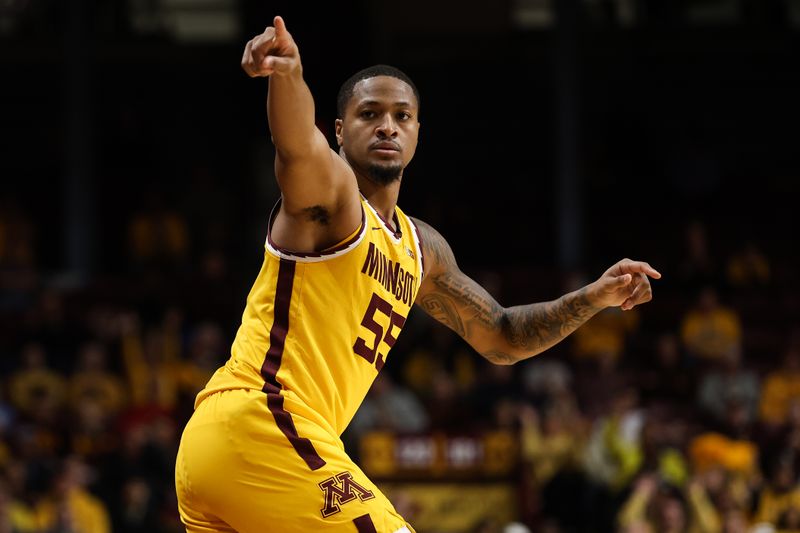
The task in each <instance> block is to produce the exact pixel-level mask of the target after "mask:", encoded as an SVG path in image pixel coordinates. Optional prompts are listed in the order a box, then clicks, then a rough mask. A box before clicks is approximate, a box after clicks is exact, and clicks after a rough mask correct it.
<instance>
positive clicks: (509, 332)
mask: <svg viewBox="0 0 800 533" xmlns="http://www.w3.org/2000/svg"><path fill="white" fill-rule="evenodd" d="M414 222H415V223H416V224H417V227H418V228H419V230H420V233H421V235H422V244H423V252H424V254H425V259H426V264H427V265H430V266H429V267H428V274H427V275H426V277H428V276H430V279H429V280H428V281H429V282H430V283H429V284H428V287H429V288H428V290H426V291H425V292H424V293H423V294H422V296H421V298H420V300H419V303H420V305H421V306H422V308H423V309H425V311H426V312H427V313H428V314H429V315H430V316H432V317H433V318H435V319H436V320H438V321H439V322H441V323H443V324H445V325H446V326H448V327H449V328H450V329H452V330H453V331H455V332H456V333H458V334H459V335H461V337H463V338H464V339H465V340H466V341H467V342H469V343H470V344H473V346H474V345H476V343H477V345H480V346H493V348H491V349H484V350H479V351H481V353H482V355H483V356H484V357H485V358H486V359H488V360H489V361H491V362H493V363H497V364H510V363H513V362H515V361H518V360H520V359H523V358H525V357H530V356H531V355H534V354H537V353H540V352H541V351H543V350H546V349H547V348H550V347H551V346H553V345H555V344H556V343H558V342H559V341H561V340H562V339H564V337H566V336H567V335H569V334H570V333H572V332H573V331H575V329H577V328H578V327H579V326H580V325H581V324H583V323H584V322H586V321H587V320H588V319H589V318H591V317H592V316H593V315H594V314H595V313H597V311H599V308H597V307H595V306H593V305H592V304H591V303H590V302H589V299H588V298H587V295H586V292H587V291H586V288H583V289H580V290H578V291H575V292H572V293H569V294H566V295H564V296H562V297H561V298H559V299H557V300H555V301H552V302H543V303H535V304H531V305H524V306H517V307H511V308H508V309H505V308H503V307H502V306H500V304H498V303H497V301H495V299H494V298H492V296H491V295H490V294H489V293H488V292H486V290H484V289H483V287H481V286H480V285H478V284H477V283H476V282H475V281H473V280H472V279H470V278H469V277H468V276H466V275H465V274H464V273H462V272H461V271H460V270H459V269H458V265H457V264H456V260H455V257H454V256H453V252H452V250H451V249H450V246H449V245H448V244H447V241H445V240H444V238H443V237H442V236H441V235H440V234H439V233H438V232H437V231H436V230H434V229H433V228H431V227H430V226H428V225H427V224H425V223H424V222H421V221H418V220H416V219H415V221H414ZM503 346H505V347H506V348H505V349H503V348H502V347H503Z"/></svg>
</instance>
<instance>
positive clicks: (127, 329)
mask: <svg viewBox="0 0 800 533" xmlns="http://www.w3.org/2000/svg"><path fill="white" fill-rule="evenodd" d="M170 333H173V334H174V331H173V332H171V331H170V330H169V329H168V328H167V329H165V328H163V327H161V326H158V325H150V326H148V327H147V328H146V329H145V330H144V332H143V331H142V327H141V324H140V319H139V316H138V315H137V314H136V313H127V314H124V315H123V316H122V317H121V323H120V336H121V344H122V357H123V360H124V362H125V372H126V374H127V377H128V381H129V386H130V389H129V392H130V398H131V404H132V406H133V407H148V406H151V407H159V408H161V409H166V410H171V409H173V408H174V407H175V404H176V402H177V399H178V382H177V378H176V375H175V374H176V363H177V362H178V359H179V354H178V353H177V350H178V347H179V346H180V342H179V340H178V339H175V338H173V337H171V336H170Z"/></svg>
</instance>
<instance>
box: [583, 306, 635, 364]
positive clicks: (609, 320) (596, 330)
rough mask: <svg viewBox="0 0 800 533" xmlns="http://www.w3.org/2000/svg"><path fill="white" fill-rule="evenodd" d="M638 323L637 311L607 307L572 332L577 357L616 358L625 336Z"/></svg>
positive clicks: (619, 353) (623, 343)
mask: <svg viewBox="0 0 800 533" xmlns="http://www.w3.org/2000/svg"><path fill="white" fill-rule="evenodd" d="M638 325H639V314H638V311H637V310H635V309H632V310H630V311H624V312H623V311H622V310H620V309H619V308H618V307H609V308H607V309H604V310H603V311H600V312H599V313H597V314H596V315H595V316H593V317H592V318H591V319H590V320H589V321H588V322H586V323H585V324H584V325H583V326H581V327H580V328H578V329H577V330H575V332H574V333H573V334H572V344H573V353H574V354H575V356H577V357H583V358H592V357H598V356H611V357H612V358H614V359H617V358H619V357H620V355H622V353H623V352H624V350H625V340H626V338H627V336H628V335H629V334H630V333H631V332H633V331H635V330H636V327H637V326H638Z"/></svg>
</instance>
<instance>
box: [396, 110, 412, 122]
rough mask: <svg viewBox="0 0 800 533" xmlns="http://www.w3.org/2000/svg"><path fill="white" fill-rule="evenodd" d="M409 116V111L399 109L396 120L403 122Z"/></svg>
mask: <svg viewBox="0 0 800 533" xmlns="http://www.w3.org/2000/svg"><path fill="white" fill-rule="evenodd" d="M410 118H411V113H409V112H408V111H401V112H399V113H398V114H397V120H400V121H403V122H405V121H406V120H409V119H410Z"/></svg>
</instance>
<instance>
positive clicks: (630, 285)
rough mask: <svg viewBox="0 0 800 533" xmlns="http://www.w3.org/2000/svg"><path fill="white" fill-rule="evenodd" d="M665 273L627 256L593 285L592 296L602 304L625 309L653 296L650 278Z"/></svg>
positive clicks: (593, 301) (601, 305)
mask: <svg viewBox="0 0 800 533" xmlns="http://www.w3.org/2000/svg"><path fill="white" fill-rule="evenodd" d="M649 278H653V279H660V278H661V274H660V273H659V272H658V271H657V270H656V269H654V268H653V267H651V266H650V265H649V264H647V263H645V262H644V261H633V260H631V259H623V260H622V261H619V262H618V263H617V264H615V265H614V266H612V267H611V268H609V269H608V270H606V271H605V273H603V275H602V276H600V279H598V280H597V281H595V282H594V283H592V284H591V285H590V286H589V291H590V292H589V298H590V301H591V302H592V303H594V304H595V305H598V306H600V307H616V306H619V307H620V308H621V309H622V310H623V311H627V310H629V309H633V308H634V307H636V306H637V305H639V304H643V303H645V302H649V301H650V300H652V299H653V288H652V287H651V286H650V279H649Z"/></svg>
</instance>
